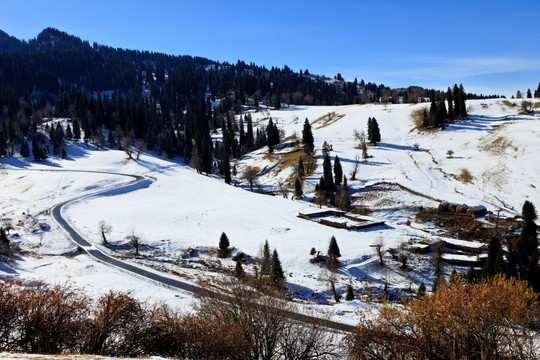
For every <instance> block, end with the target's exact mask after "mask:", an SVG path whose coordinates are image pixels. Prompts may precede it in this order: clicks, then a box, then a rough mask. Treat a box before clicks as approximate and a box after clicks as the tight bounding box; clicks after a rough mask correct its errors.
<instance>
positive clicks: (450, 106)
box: [446, 87, 455, 120]
mask: <svg viewBox="0 0 540 360" xmlns="http://www.w3.org/2000/svg"><path fill="white" fill-rule="evenodd" d="M446 100H447V101H448V119H450V120H454V118H455V115H454V104H453V96H452V90H450V87H448V90H447V91H446Z"/></svg>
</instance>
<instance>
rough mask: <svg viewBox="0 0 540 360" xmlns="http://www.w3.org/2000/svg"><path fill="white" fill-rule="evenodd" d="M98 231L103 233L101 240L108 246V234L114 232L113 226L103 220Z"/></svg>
mask: <svg viewBox="0 0 540 360" xmlns="http://www.w3.org/2000/svg"><path fill="white" fill-rule="evenodd" d="M98 229H99V232H100V233H101V239H102V240H103V243H104V244H107V234H109V233H110V232H111V231H112V225H111V224H109V223H107V222H105V220H101V221H100V222H99V225H98Z"/></svg>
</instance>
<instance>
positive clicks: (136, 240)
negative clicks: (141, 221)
mask: <svg viewBox="0 0 540 360" xmlns="http://www.w3.org/2000/svg"><path fill="white" fill-rule="evenodd" d="M129 242H130V243H131V245H132V246H133V247H134V248H135V255H139V247H140V246H141V236H140V235H139V234H137V233H136V232H135V228H131V231H130V234H129Z"/></svg>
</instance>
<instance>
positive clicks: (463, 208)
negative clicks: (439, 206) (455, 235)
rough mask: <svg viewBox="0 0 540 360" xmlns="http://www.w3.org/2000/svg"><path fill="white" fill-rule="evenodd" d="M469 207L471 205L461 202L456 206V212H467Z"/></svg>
mask: <svg viewBox="0 0 540 360" xmlns="http://www.w3.org/2000/svg"><path fill="white" fill-rule="evenodd" d="M468 208H469V205H467V204H459V205H458V206H456V213H458V214H466V213H467V209H468Z"/></svg>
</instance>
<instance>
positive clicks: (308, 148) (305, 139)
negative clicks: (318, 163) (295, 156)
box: [302, 118, 315, 154]
mask: <svg viewBox="0 0 540 360" xmlns="http://www.w3.org/2000/svg"><path fill="white" fill-rule="evenodd" d="M314 141H315V140H314V139H313V133H312V131H311V125H310V124H309V120H308V118H306V120H305V121H304V129H303V130H302V144H303V145H304V152H305V153H306V154H311V153H313V150H314V149H315V145H314Z"/></svg>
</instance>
